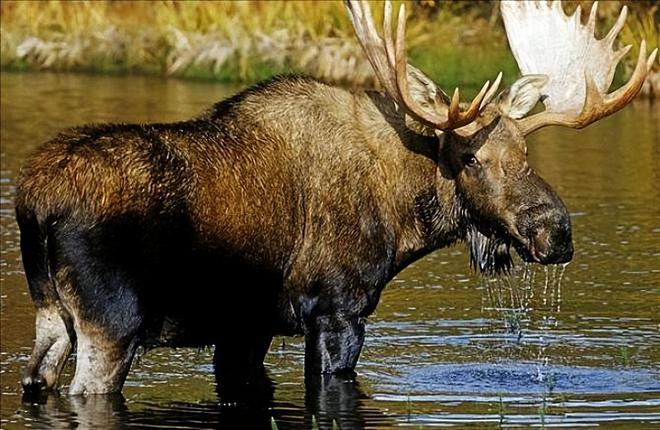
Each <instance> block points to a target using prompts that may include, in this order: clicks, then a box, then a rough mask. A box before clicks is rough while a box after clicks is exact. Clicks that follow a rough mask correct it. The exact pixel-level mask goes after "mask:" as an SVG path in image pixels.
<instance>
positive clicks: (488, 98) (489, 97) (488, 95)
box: [481, 72, 502, 108]
mask: <svg viewBox="0 0 660 430" xmlns="http://www.w3.org/2000/svg"><path fill="white" fill-rule="evenodd" d="M500 82H502V72H500V73H498V74H497V78H495V82H493V85H491V87H490V89H489V90H488V92H487V93H486V95H485V96H484V99H483V100H482V101H481V108H483V107H484V106H486V105H487V104H488V103H490V101H491V100H492V99H493V97H494V96H495V94H496V93H497V90H498V88H499V87H500Z"/></svg>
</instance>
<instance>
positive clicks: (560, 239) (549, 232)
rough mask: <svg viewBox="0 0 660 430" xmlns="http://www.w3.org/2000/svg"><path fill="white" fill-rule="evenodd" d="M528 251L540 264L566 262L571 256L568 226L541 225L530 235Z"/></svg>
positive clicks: (571, 248)
mask: <svg viewBox="0 0 660 430" xmlns="http://www.w3.org/2000/svg"><path fill="white" fill-rule="evenodd" d="M530 253H531V254H532V256H533V257H534V259H535V260H537V261H538V262H539V263H541V264H559V263H567V262H569V261H571V259H572V258H573V241H572V240H571V229H570V226H565V225H557V226H556V227H555V228H547V227H541V228H540V229H538V230H537V231H536V232H535V233H534V235H533V236H532V237H530Z"/></svg>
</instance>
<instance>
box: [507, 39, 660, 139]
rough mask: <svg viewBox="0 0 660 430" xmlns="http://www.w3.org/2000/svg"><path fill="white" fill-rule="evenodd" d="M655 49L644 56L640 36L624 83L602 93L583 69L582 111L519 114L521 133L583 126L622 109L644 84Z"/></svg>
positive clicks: (644, 45) (643, 41)
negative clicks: (633, 61)
mask: <svg viewBox="0 0 660 430" xmlns="http://www.w3.org/2000/svg"><path fill="white" fill-rule="evenodd" d="M657 53H658V48H656V49H654V50H653V52H651V55H649V57H648V58H647V57H646V41H645V40H642V42H641V44H640V47H639V56H638V57H637V64H636V65H635V70H634V72H633V74H632V76H631V77H630V79H629V80H628V82H627V83H626V84H625V85H624V86H622V87H621V88H619V89H618V90H616V91H614V92H613V93H610V94H607V95H605V96H603V95H602V94H601V93H600V91H599V90H598V86H597V85H596V83H595V82H594V80H593V78H592V77H591V75H589V74H588V73H585V83H586V94H585V101H584V106H583V107H582V111H581V112H580V113H579V114H570V113H555V112H540V113H538V114H536V115H532V116H531V117H529V118H523V119H521V120H519V125H520V128H521V129H522V130H523V134H525V135H527V134H530V133H532V132H534V131H536V130H538V129H539V128H541V127H545V126H547V125H563V126H566V127H571V128H578V129H579V128H584V127H586V126H588V125H589V124H591V123H593V122H595V121H598V120H599V119H602V118H604V117H606V116H609V115H611V114H613V113H615V112H617V111H619V110H621V109H623V108H624V107H625V106H626V105H627V104H628V103H630V101H631V100H632V99H633V98H635V96H636V95H637V93H639V91H640V90H641V89H642V87H643V86H644V80H645V79H646V75H647V74H648V72H649V71H650V70H651V67H652V66H653V62H654V61H655V58H656V55H657Z"/></svg>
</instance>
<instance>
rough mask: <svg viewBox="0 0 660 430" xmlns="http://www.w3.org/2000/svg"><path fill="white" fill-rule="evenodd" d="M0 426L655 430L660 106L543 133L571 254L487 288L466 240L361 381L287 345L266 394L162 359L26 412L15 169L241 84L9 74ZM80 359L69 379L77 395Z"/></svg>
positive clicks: (203, 102)
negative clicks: (222, 388) (334, 373)
mask: <svg viewBox="0 0 660 430" xmlns="http://www.w3.org/2000/svg"><path fill="white" fill-rule="evenodd" d="M1 81H2V87H1V93H0V94H1V97H2V112H1V113H2V134H1V137H2V150H1V151H2V154H1V155H2V166H1V170H2V171H1V178H0V190H1V194H0V225H1V227H2V234H1V237H2V256H1V257H2V258H1V262H0V265H1V266H0V267H1V270H2V272H1V278H0V280H1V286H2V292H1V297H0V298H1V301H0V304H1V310H2V319H1V324H2V327H1V335H2V336H1V356H0V359H1V362H2V369H1V371H0V390H1V393H2V397H1V407H0V412H1V419H2V423H1V427H2V428H7V429H12V428H23V427H26V426H29V427H33V428H52V427H56V428H74V427H79V428H90V427H97V428H125V427H133V428H147V427H149V428H219V427H223V428H272V425H273V424H272V422H273V420H274V422H275V423H276V424H275V425H276V426H277V427H278V428H280V429H286V428H300V427H303V426H304V427H306V428H310V427H311V428H315V427H316V426H318V427H320V428H332V425H333V421H334V422H335V423H336V424H337V426H338V427H339V428H342V429H348V428H388V427H396V426H413V427H415V428H417V427H419V426H422V427H426V426H455V427H459V428H462V427H472V428H499V427H506V426H517V425H523V426H528V425H536V426H546V427H550V426H564V427H578V426H597V425H599V426H601V427H603V428H622V429H623V428H625V429H630V428H658V426H660V366H659V365H660V114H659V112H660V109H658V106H657V105H653V104H651V103H649V102H643V101H640V102H635V103H633V104H632V105H631V106H629V107H627V108H626V109H624V110H623V111H622V112H620V113H618V114H616V115H614V116H613V117H610V118H607V119H605V120H602V121H601V122H599V123H598V124H597V125H593V126H591V127H589V128H587V129H585V130H582V131H574V130H564V129H556V128H555V129H547V130H542V131H540V132H538V133H536V135H535V136H533V138H532V139H531V141H530V145H529V146H530V162H531V165H532V166H533V167H534V168H535V169H536V170H537V171H539V172H540V173H541V175H542V176H543V177H544V178H545V179H546V180H547V181H548V182H549V183H550V184H551V185H552V186H553V187H554V188H555V189H556V190H557V191H558V192H559V194H560V195H561V196H562V198H563V200H564V201H565V203H566V205H567V206H568V208H569V211H570V212H571V217H572V223H573V237H574V244H575V250H576V251H575V258H574V260H573V262H572V263H571V264H570V265H568V266H567V267H565V268H563V267H549V268H547V269H544V268H543V267H540V266H532V265H530V266H525V265H524V264H521V263H518V265H517V268H516V271H515V273H514V274H513V276H511V277H510V278H507V279H500V280H487V279H482V278H480V277H479V276H477V275H475V274H474V273H472V272H471V270H470V269H469V263H468V255H467V252H466V249H465V247H464V246H461V245H459V246H455V247H452V248H448V249H444V250H439V251H437V252H435V253H433V254H432V255H430V256H428V257H426V258H424V259H422V260H420V261H418V262H416V263H415V264H413V265H412V266H411V267H409V268H408V269H406V270H405V271H403V272H402V273H401V274H400V275H399V276H398V277H397V278H396V279H395V280H394V281H393V282H392V283H391V284H390V285H389V286H388V287H387V288H386V289H385V291H384V293H383V296H382V298H381V302H380V305H379V307H378V308H377V311H376V313H375V314H374V315H373V316H372V317H371V318H370V322H369V324H368V326H367V340H366V343H365V349H364V350H363V353H362V357H361V360H360V363H359V364H358V368H357V371H358V373H359V378H358V382H357V383H355V384H353V383H345V382H341V381H336V380H334V379H329V380H324V381H314V382H310V381H307V383H305V380H304V377H303V370H302V369H303V345H302V340H301V339H300V338H276V339H275V341H274V342H273V344H272V347H271V350H270V352H269V353H268V356H267V357H266V366H267V369H268V372H269V376H270V378H271V380H272V385H273V387H272V390H265V392H263V393H260V394H259V395H256V394H255V396H254V398H253V399H252V401H250V402H247V403H246V404H240V405H233V404H222V403H220V402H219V401H218V398H217V396H216V394H215V393H216V391H215V382H214V377H213V367H212V365H211V360H212V351H211V350H197V349H186V348H180V349H155V350H152V351H149V352H147V353H144V354H142V355H141V356H140V357H139V359H137V360H136V361H135V362H134V363H133V367H132V368H131V371H130V374H129V376H128V380H127V382H126V386H125V388H124V391H123V396H114V397H104V396H97V397H90V398H86V399H85V398H69V397H67V396H66V395H60V396H56V395H51V396H49V397H47V398H45V399H42V400H41V401H40V402H37V403H23V402H22V399H21V389H20V384H19V380H20V372H21V369H22V367H23V366H24V365H25V362H26V361H27V359H28V356H29V354H30V350H31V347H32V343H33V339H34V309H33V306H32V304H31V302H30V299H29V296H28V293H27V288H26V282H25V278H24V276H23V272H22V267H21V263H20V254H19V249H18V242H19V236H18V229H17V226H16V223H15V221H14V213H13V204H12V202H13V196H14V192H15V187H14V184H15V180H16V174H17V172H18V169H19V168H20V166H21V163H22V162H23V161H24V160H25V158H26V156H28V154H30V152H31V151H33V150H34V149H35V148H36V147H37V146H38V145H39V144H40V143H41V142H44V141H45V140H47V139H48V138H49V137H52V136H53V135H54V134H55V133H56V132H58V131H59V130H62V129H63V128H65V127H68V126H73V125H79V124H83V123H90V122H149V121H173V120H179V119H184V118H186V117H189V116H191V115H195V114H197V113H199V112H201V111H202V110H204V109H205V108H206V107H207V106H209V105H210V104H212V103H213V102H215V101H218V100H220V99H222V98H224V97H226V96H228V95H230V94H231V93H233V92H234V91H235V90H236V88H230V87H226V86H222V85H217V84H211V83H203V82H190V81H187V82H182V81H176V80H165V79H159V78H147V77H99V76H89V75H72V74H62V75H58V74H45V73H38V74H11V73H3V74H2V80H1ZM72 363H73V359H71V360H70V362H69V363H68V364H67V367H66V368H65V372H64V376H63V382H64V386H66V385H67V384H68V381H69V380H70V378H71V376H72V371H73V366H72Z"/></svg>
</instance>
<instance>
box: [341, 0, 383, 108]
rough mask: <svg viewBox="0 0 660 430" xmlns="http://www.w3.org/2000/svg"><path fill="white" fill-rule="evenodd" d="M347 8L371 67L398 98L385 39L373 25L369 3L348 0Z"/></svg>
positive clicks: (379, 79)
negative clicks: (383, 39)
mask: <svg viewBox="0 0 660 430" xmlns="http://www.w3.org/2000/svg"><path fill="white" fill-rule="evenodd" d="M344 4H345V6H346V10H347V11H348V15H349V18H350V20H351V23H352V24H353V28H354V29H355V35H356V36H357V39H358V41H359V42H360V45H362V49H363V50H364V53H365V54H366V56H367V59H368V60H369V63H371V67H372V68H373V70H374V73H375V74H376V77H377V78H378V81H379V82H380V83H381V85H382V86H383V88H384V89H385V92H387V93H388V95H389V96H390V97H393V98H395V99H396V85H395V80H394V76H393V75H392V73H391V69H390V67H389V61H388V58H387V54H386V52H385V49H384V47H383V41H382V39H381V38H380V36H379V35H378V33H377V32H376V29H375V27H374V25H373V18H372V16H371V10H370V9H369V4H368V3H367V2H365V1H363V2H359V1H358V0H346V1H345V2H344Z"/></svg>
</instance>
